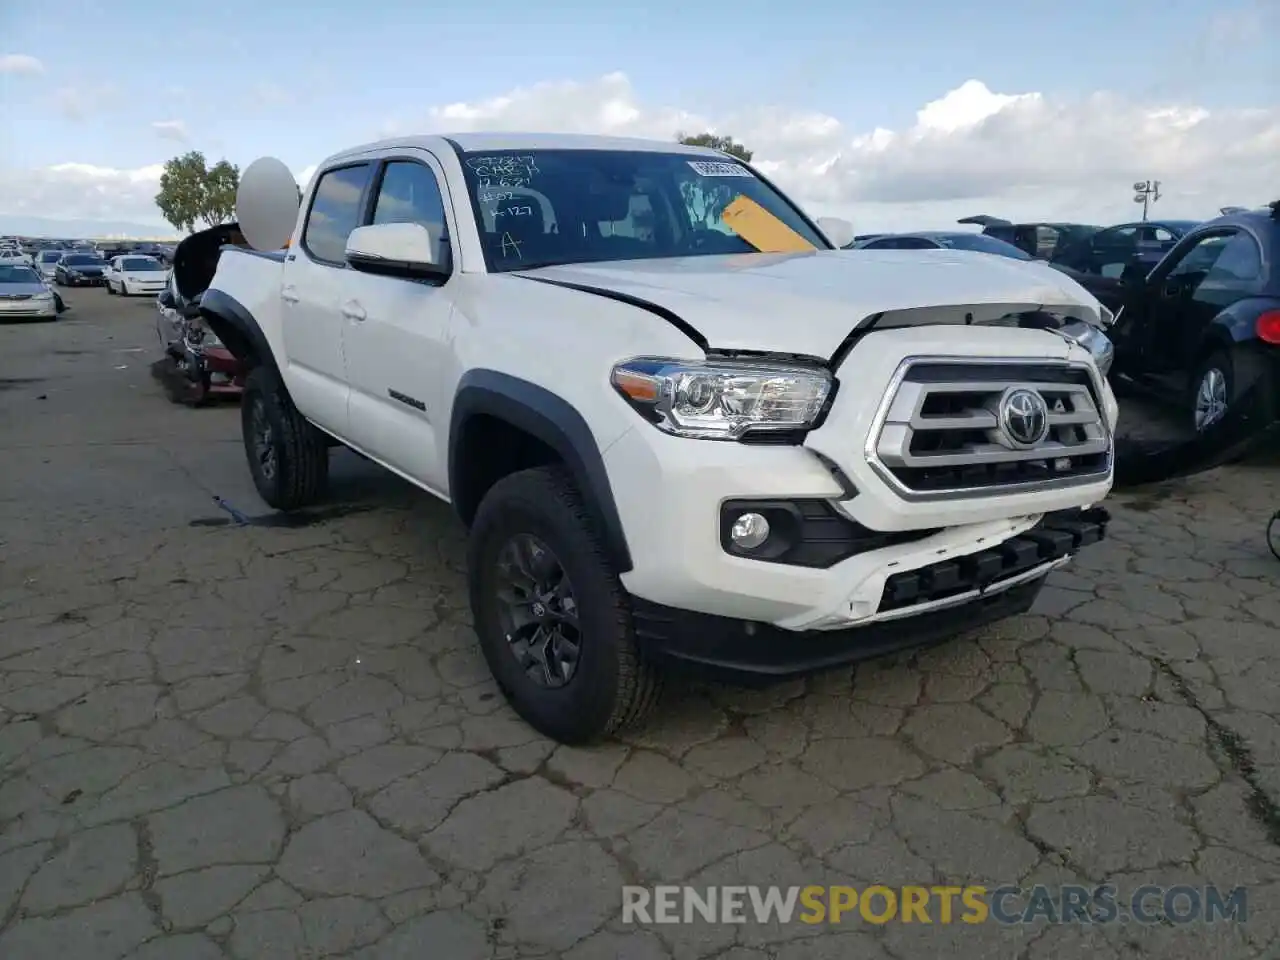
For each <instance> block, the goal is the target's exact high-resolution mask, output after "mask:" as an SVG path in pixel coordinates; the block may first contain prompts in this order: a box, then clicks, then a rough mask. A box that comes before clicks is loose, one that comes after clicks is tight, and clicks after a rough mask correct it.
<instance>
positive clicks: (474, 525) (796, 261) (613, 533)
mask: <svg viewBox="0 0 1280 960" xmlns="http://www.w3.org/2000/svg"><path fill="white" fill-rule="evenodd" d="M237 213H238V223H239V228H240V229H241V230H242V231H243V236H244V237H245V238H246V240H247V242H246V243H243V244H236V245H234V246H228V247H226V248H224V249H223V251H222V254H221V256H220V257H219V256H218V254H217V250H216V247H215V249H214V250H213V251H212V254H211V255H210V256H207V257H204V258H203V259H202V258H200V257H192V256H186V257H184V251H181V250H180V251H179V253H178V257H177V260H178V261H179V267H178V269H179V271H180V273H181V272H185V273H186V276H185V277H184V276H179V278H178V279H179V282H180V284H182V285H183V286H184V288H185V289H184V293H186V294H188V295H190V294H191V293H192V292H193V289H198V290H204V293H203V298H202V312H203V314H204V317H205V319H206V321H207V322H208V324H209V326H210V327H211V328H212V329H213V330H214V332H215V333H216V334H217V335H218V336H219V337H220V338H221V340H222V342H223V343H225V344H226V345H227V346H228V347H229V348H230V349H231V350H232V351H233V352H234V353H235V354H236V355H237V356H238V357H240V358H241V359H243V360H244V361H247V362H248V363H249V364H251V365H252V371H251V373H250V374H249V377H248V380H247V385H246V390H245V397H244V404H243V427H244V444H245V451H246V453H247V455H248V460H249V467H250V470H251V471H252V473H253V479H254V481H255V483H256V485H257V489H258V490H259V492H260V494H261V495H262V497H263V499H264V500H266V501H267V503H268V504H270V505H271V506H272V507H275V508H278V509H281V510H292V509H297V508H301V507H304V506H306V505H307V504H310V503H312V502H314V501H316V500H317V499H318V498H320V497H321V496H322V495H323V494H324V490H325V483H326V477H327V472H328V462H329V449H330V447H332V446H335V445H338V444H342V445H346V446H348V447H350V448H351V449H353V450H355V451H357V452H358V453H360V454H363V455H364V456H365V457H367V458H369V459H370V460H373V461H376V462H378V463H380V464H382V465H383V466H385V467H386V468H387V469H389V470H392V471H394V472H395V473H397V474H399V475H400V476H402V477H403V478H405V479H406V480H408V481H409V482H411V483H413V484H416V485H417V486H419V487H421V488H422V489H423V490H426V491H427V492H429V493H431V494H434V495H435V496H437V497H440V498H441V499H444V500H447V501H449V502H451V503H452V504H453V506H454V508H455V509H456V511H457V513H458V515H459V517H461V519H462V521H463V523H464V524H466V525H467V526H468V527H469V528H470V547H469V554H468V563H469V577H470V594H471V605H472V609H473V612H474V623H475V630H476V633H477V635H478V636H479V640H480V644H481V646H482V648H483V652H484V655H485V657H486V659H487V661H488V664H489V666H490V668H491V670H492V671H493V675H494V677H495V678H496V679H497V681H498V683H499V685H500V687H501V689H502V690H503V692H504V694H505V695H506V696H507V697H508V698H509V699H510V701H511V702H512V704H513V705H514V707H515V708H516V710H517V711H518V712H519V713H520V714H521V715H522V716H524V717H525V718H526V719H527V720H528V721H529V722H530V723H531V724H533V725H534V726H535V727H537V728H538V729H539V730H541V731H543V732H545V733H547V734H549V735H550V736H552V737H555V738H558V739H560V740H562V741H565V742H581V741H586V740H590V739H593V738H596V737H599V736H602V735H605V734H607V733H609V732H612V731H615V730H617V729H619V728H620V727H622V726H624V725H627V724H630V723H634V722H637V721H639V720H640V719H641V718H642V717H643V716H644V715H645V714H646V712H647V711H648V710H649V709H650V708H651V707H652V706H653V705H654V703H655V700H656V698H657V694H658V691H659V687H660V681H661V677H662V674H663V673H664V670H665V668H666V667H667V666H669V665H672V664H676V663H679V664H684V665H686V666H692V667H696V668H700V669H703V670H708V671H710V672H712V673H713V674H715V675H718V676H721V677H727V678H729V679H731V680H738V681H743V680H751V679H768V678H779V677H787V676H794V675H797V674H802V673H806V672H810V671H814V670H819V669H823V668H827V667H831V666H836V665H840V664H846V663H850V662H853V661H856V660H859V659H862V658H865V657H870V656H875V655H878V654H881V653H884V652H887V651H890V650H896V649H904V648H909V647H912V646H916V645H920V644H925V643H930V642H934V641H937V640H941V639H944V638H946V637H948V636H953V635H955V634H957V633H960V632H962V631H965V630H967V629H970V628H973V627H975V626H980V625H982V624H985V623H989V622H991V621H992V620H995V619H998V618H1002V617H1006V616H1009V615H1013V614H1018V613H1021V612H1023V611H1026V610H1027V609H1028V608H1029V607H1030V606H1031V604H1032V602H1033V601H1034V599H1035V597H1036V595H1037V593H1038V592H1039V590H1040V587H1041V584H1042V583H1043V581H1044V578H1045V576H1046V575H1047V574H1048V573H1049V572H1050V571H1052V570H1053V569H1054V568H1056V567H1058V566H1059V565H1061V564H1063V563H1065V562H1066V561H1067V560H1068V558H1069V557H1070V556H1071V555H1072V554H1073V553H1074V552H1075V551H1077V550H1079V549H1080V548H1081V547H1085V546H1088V545H1089V544H1091V543H1094V542H1095V541H1097V540H1099V539H1100V538H1101V537H1102V536H1104V534H1105V528H1106V522H1107V514H1106V512H1105V510H1104V509H1102V508H1101V507H1099V506H1097V504H1098V503H1099V502H1100V501H1101V500H1103V498H1104V497H1106V495H1107V493H1108V491H1109V490H1110V487H1111V481H1112V453H1113V445H1112V435H1113V431H1114V428H1115V424H1116V419H1117V406H1116V401H1115V398H1114V397H1113V395H1112V392H1111V390H1110V388H1109V387H1108V385H1107V382H1106V377H1105V372H1106V371H1105V369H1104V368H1105V365H1106V363H1107V362H1108V361H1109V353H1108V349H1109V341H1108V340H1107V338H1106V336H1105V335H1104V334H1103V332H1102V331H1103V329H1104V328H1105V326H1106V324H1107V322H1108V321H1109V316H1108V315H1107V314H1106V311H1105V310H1103V309H1102V308H1101V307H1100V306H1099V304H1098V303H1097V301H1096V300H1094V299H1093V297H1091V296H1089V295H1088V294H1087V293H1086V292H1085V291H1084V290H1083V289H1082V288H1080V287H1079V286H1078V285H1076V284H1075V283H1074V282H1073V281H1071V280H1070V279H1068V278H1067V277H1065V276H1064V275H1063V274H1061V273H1059V272H1057V271H1055V270H1053V269H1051V268H1050V267H1048V266H1043V265H1040V264H1033V263H1031V264H1029V263H1021V262H1017V261H1014V260H1009V259H1005V258H1003V257H995V256H989V255H986V254H982V253H969V252H962V251H950V250H927V251H883V252H878V251H877V252H860V251H859V252H845V251H841V250H839V249H838V247H839V246H840V245H841V244H843V243H845V242H847V241H848V239H849V234H851V233H852V229H851V227H850V226H849V225H848V224H847V223H844V222H843V221H834V220H832V221H820V222H818V223H815V222H814V221H811V220H810V219H809V217H808V216H806V214H805V213H804V212H803V211H802V210H801V209H800V208H799V207H798V206H797V205H796V204H795V203H794V202H793V201H791V200H790V199H789V198H788V197H787V196H786V195H784V194H783V193H781V192H780V191H779V190H778V189H777V188H776V187H775V186H773V185H772V184H771V183H770V182H769V181H768V180H767V179H766V177H765V176H763V175H762V174H761V173H759V172H758V171H757V170H755V169H753V168H752V167H750V166H749V165H746V164H743V163H740V162H738V161H737V160H736V159H734V158H732V157H729V156H726V155H724V154H720V153H717V152H715V151H711V150H707V149H703V148H697V147H685V146H682V145H678V144H670V143H657V142H650V141H643V140H629V139H614V138H603V137H572V136H551V135H548V136H531V135H513V134H466V135H460V136H453V137H446V136H433V137H406V138H400V139H396V140H389V141H384V142H381V143H374V144H370V145H367V146H361V147H356V148H353V149H351V150H347V151H345V152H343V153H340V154H337V155H336V156H333V157H331V158H329V159H328V160H326V161H325V162H324V163H323V164H322V165H321V166H320V167H319V169H318V171H317V173H316V174H315V176H314V178H313V180H312V182H311V184H310V185H309V187H308V189H307V190H306V191H305V192H304V193H303V195H302V197H301V202H299V196H298V191H297V187H296V185H295V184H294V183H293V181H292V178H291V177H289V176H288V175H287V172H286V171H285V169H284V167H283V165H282V164H280V163H279V161H272V160H270V159H266V160H262V161H258V162H257V163H255V164H254V165H252V166H251V167H250V168H249V169H248V170H247V171H246V173H245V177H244V179H243V181H242V185H241V189H240V195H239V198H238V210H237ZM221 235H222V236H225V232H224V233H223V234H221ZM250 245H252V246H250ZM184 262H187V263H188V265H187V266H186V267H184V266H183V263H184ZM190 263H203V264H204V265H203V266H199V267H195V268H192V267H191V266H190ZM215 264H216V274H214V272H213V271H214V269H215V266H214V265H215ZM206 287H207V289H205V288H206Z"/></svg>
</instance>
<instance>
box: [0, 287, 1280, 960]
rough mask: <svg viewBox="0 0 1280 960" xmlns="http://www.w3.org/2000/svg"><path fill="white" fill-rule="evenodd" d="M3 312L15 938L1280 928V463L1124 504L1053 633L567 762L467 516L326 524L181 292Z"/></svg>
mask: <svg viewBox="0 0 1280 960" xmlns="http://www.w3.org/2000/svg"><path fill="white" fill-rule="evenodd" d="M69 300H71V302H72V304H73V307H74V311H73V312H72V313H71V314H69V315H68V316H67V318H66V319H64V320H63V321H61V322H59V323H57V324H50V325H40V326H16V327H15V326H10V327H0V450H2V451H3V461H2V462H3V468H2V469H0V541H2V542H0V913H2V914H3V929H2V931H0V957H4V958H6V960H9V958H12V960H37V958H45V957H49V958H57V960H98V958H103V960H107V958H130V960H206V958H209V960H212V958H218V957H235V958H255V960H256V958H262V960H269V958H302V957H307V958H315V957H328V956H341V957H351V958H361V960H365V958H410V957H412V958H422V957H431V958H437V957H438V958H444V960H480V958H526V957H565V958H569V960H596V958H600V960H606V958H607V960H612V958H615V957H619V958H634V960H651V958H652V960H658V958H694V957H720V958H725V960H764V958H780V960H799V958H808V960H818V958H861V960H873V958H874V960H928V958H931V957H939V958H942V957H947V958H955V957H963V958H969V957H974V958H987V957H991V958H1001V960H1003V958H1018V960H1069V958H1083V957H1086V956H1087V957H1089V958H1092V960H1126V958H1133V957H1151V958H1161V960H1179V958H1188V960H1209V958H1230V960H1235V958H1242V960H1243V958H1262V957H1268V956H1270V957H1274V956H1276V953H1274V952H1269V951H1275V950H1276V948H1277V946H1278V945H1280V919H1278V918H1280V912H1278V910H1277V908H1280V814H1278V813H1277V803H1278V802H1280V693H1278V692H1277V691H1280V649H1278V647H1280V591H1278V590H1277V582H1278V579H1277V578H1278V575H1280V565H1278V564H1277V563H1276V561H1275V560H1274V559H1273V558H1272V557H1271V556H1270V555H1269V554H1268V553H1267V551H1266V547H1265V544H1264V542H1263V535H1262V533H1263V527H1264V522H1265V519H1266V517H1267V516H1269V515H1270V513H1271V511H1273V510H1274V509H1275V508H1276V506H1278V505H1280V484H1278V483H1277V477H1276V474H1275V472H1274V470H1271V471H1268V470H1266V469H1261V468H1249V467H1237V468H1231V469H1226V470H1220V471H1216V472H1214V473H1211V474H1206V475H1202V476H1200V477H1198V478H1195V479H1192V480H1189V481H1185V482H1180V483H1176V484H1171V485H1168V486H1166V487H1162V488H1158V489H1154V490H1146V491H1143V492H1141V493H1137V494H1130V495H1120V496H1116V497H1115V498H1114V500H1113V502H1112V508H1113V512H1114V515H1115V523H1114V527H1113V531H1112V537H1111V539H1110V541H1109V542H1107V543H1105V544H1104V545H1101V546H1098V547H1095V548H1093V549H1091V550H1089V551H1087V552H1086V553H1085V554H1083V555H1082V556H1081V557H1080V558H1079V560H1078V562H1077V563H1075V564H1074V565H1073V566H1071V567H1068V568H1067V571H1069V572H1067V571H1063V572H1061V573H1059V574H1057V575H1055V576H1054V578H1053V581H1052V585H1051V587H1049V588H1047V589H1046V591H1045V592H1044V594H1043V598H1042V600H1041V601H1040V603H1039V606H1038V607H1037V609H1036V610H1035V611H1034V613H1033V614H1032V615H1029V616H1025V617H1022V618H1020V619H1018V620H1016V621H1013V622H1009V623H1006V624H1004V625H1002V626H1000V627H999V628H996V629H991V630H988V631H986V632H983V633H981V634H979V635H976V636H970V637H967V638H963V639H959V640H956V641H955V642H952V643H949V644H947V645H945V646H942V647H938V648H935V649H933V650H931V651H929V652H926V653H922V654H920V655H918V656H914V657H902V658H899V659H897V660H891V661H881V662H876V663H873V664H868V665H865V666H862V667H860V668H858V669H857V670H846V671H842V672H838V673H835V674H831V675H827V676H823V677H821V678H818V679H813V680H810V681H807V682H803V683H790V684H787V685H784V686H781V687H778V688H775V689H771V690H768V691H763V692H761V691H755V692H749V691H741V690H735V689H729V688H722V687H714V686H697V685H687V686H682V687H681V688H679V689H677V690H675V691H672V692H670V693H669V694H668V696H667V700H666V706H665V709H664V712H663V714H662V716H661V718H660V719H659V721H658V722H656V723H655V724H654V725H652V726H651V727H650V728H648V729H647V730H645V731H644V732H642V733H641V734H638V735H636V736H633V737H629V738H628V739H627V740H626V741H625V742H620V743H615V744H611V745H608V746H604V747H601V748H598V749H590V750H584V749H566V748H562V747H560V748H558V747H556V746H555V745H554V744H552V743H549V742H547V741H546V740H544V739H542V738H540V737H538V736H537V735H535V734H534V733H533V732H532V731H531V730H530V729H529V728H528V727H526V726H525V725H524V724H522V723H521V722H519V721H518V720H517V719H516V718H515V717H514V716H513V714H512V713H511V711H510V710H509V709H507V707H506V706H505V705H504V703H503V701H502V699H501V697H500V696H499V695H498V693H497V691H496V689H495V688H494V685H493V684H492V682H491V681H490V679H489V676H488V673H487V671H486V669H485V667H484V664H483V662H482V660H481V657H480V655H479V653H478V651H477V649H476V644H475V641H474V639H473V637H472V634H471V632H470V630H469V627H468V619H469V613H468V611H467V610H466V608H465V603H464V600H463V561H462V544H463V534H462V531H461V529H460V528H459V526H458V524H457V523H456V522H455V521H454V520H453V519H452V518H451V516H450V514H449V512H448V510H447V508H445V507H443V506H442V505H440V504H438V503H435V502H433V501H432V500H430V499H429V498H427V497H426V496H425V495H421V494H418V493H416V492H415V491H413V490H411V489H409V488H408V487H406V486H405V485H404V484H402V483H400V482H399V481H396V480H394V479H391V478H389V477H388V476H386V475H385V474H382V473H380V472H379V471H377V470H376V469H374V468H372V467H370V466H369V465H368V464H365V463H363V462H362V461H359V460H357V459H356V458H354V457H350V456H348V455H345V454H344V455H341V456H337V457H336V459H335V483H334V487H335V491H334V502H335V504H337V505H338V506H336V507H335V508H334V509H332V510H330V511H329V512H327V513H322V514H321V515H320V518H319V519H318V520H317V521H316V522H314V523H311V524H309V525H305V526H298V527H280V526H276V527H273V526H265V525H257V524H250V525H236V524H231V523H227V522H226V521H228V520H229V514H228V513H227V512H226V511H225V510H224V509H222V508H221V507H220V506H219V505H218V503H216V502H215V500H214V498H215V497H220V498H222V499H223V500H224V501H225V502H226V503H228V504H230V505H231V506H232V507H234V508H235V509H238V510H240V511H241V512H243V513H244V514H246V515H248V516H250V517H256V516H260V515H262V514H264V513H265V512H266V511H265V510H264V508H263V507H262V506H261V504H260V502H259V501H258V500H257V499H256V497H255V496H254V494H253V492H252V489H251V486H250V482H249V479H248V474H247V471H246V469H245V467H244V463H243V454H242V451H241V447H240V440H239V427H238V420H237V413H236V411H235V410H234V409H233V408H229V409H206V410H188V409H185V408H182V407H177V406H173V405H171V404H170V403H168V402H167V401H166V400H165V399H164V398H163V396H162V395H161V392H160V390H159V388H158V386H157V385H156V384H155V383H154V382H152V381H151V379H150V378H149V376H148V373H147V366H148V363H149V361H150V360H151V359H152V358H153V356H154V354H155V350H154V334H153V332H152V327H151V319H152V313H151V311H152V309H153V307H152V306H151V304H150V303H148V302H141V301H135V302H120V301H119V300H117V299H108V298H107V297H106V296H105V295H103V294H102V293H101V292H98V291H91V292H78V293H77V292H73V293H72V294H71V295H70V296H69ZM680 881H688V882H690V883H694V884H698V885H706V884H715V883H744V884H770V883H775V884H782V885H790V884H810V883H819V884H820V883H851V884H855V885H859V886H861V885H866V884H870V883H884V884H889V885H899V884H937V883H953V884H960V883H966V882H972V883H985V884H987V885H989V886H994V885H998V884H1002V883H1004V884H1008V883H1013V884H1021V885H1024V886H1027V885H1030V884H1032V883H1035V882H1045V883H1049V884H1058V883H1062V882H1085V883H1098V882H1103V881H1110V882H1114V883H1116V884H1117V885H1119V887H1120V888H1121V891H1122V894H1123V892H1125V891H1132V890H1133V888H1135V887H1137V886H1139V885H1140V884H1142V883H1146V882H1153V883H1161V884H1174V883H1193V884H1208V883H1214V884H1218V885H1221V886H1224V887H1234V886H1237V885H1246V886H1247V887H1248V888H1249V891H1248V897H1249V920H1248V922H1247V923H1244V924H1239V923H1219V924H1215V925H1212V926H1210V925H1205V924H1199V923H1196V924H1189V925H1184V926H1172V925H1157V926H1154V927H1148V926H1142V925H1136V924H1133V923H1128V924H1114V925H1110V926H1107V927H1094V928H1084V927H1079V926H1074V927H1072V926H1046V925H1042V924H1041V925H1034V926H1028V927H1001V926H998V925H996V924H994V923H988V924H985V925H980V926H967V925H964V924H954V925H950V926H943V925H939V924H935V925H923V924H919V923H916V924H902V923H893V924H888V925H885V926H880V927H876V926H871V925H868V924H866V923H863V922H861V921H855V922H853V923H848V924H845V925H842V926H841V927H839V928H832V929H829V930H824V929H821V928H814V927H809V926H805V925H804V924H800V923H795V924H791V925H787V926H785V927H782V926H777V925H772V926H758V925H755V924H748V925H745V926H736V927H735V926H719V925H717V926H711V925H706V924H691V925H688V926H684V925H677V926H662V927H658V926H653V927H636V926H624V925H623V924H622V923H621V919H620V905H621V893H620V888H621V886H622V885H623V884H624V883H642V884H654V883H676V882H680Z"/></svg>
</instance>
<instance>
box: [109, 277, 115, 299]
mask: <svg viewBox="0 0 1280 960" xmlns="http://www.w3.org/2000/svg"><path fill="white" fill-rule="evenodd" d="M115 292H116V288H115V287H113V286H112V285H111V281H110V280H108V281H107V296H109V297H112V296H115Z"/></svg>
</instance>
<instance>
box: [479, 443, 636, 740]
mask: <svg viewBox="0 0 1280 960" xmlns="http://www.w3.org/2000/svg"><path fill="white" fill-rule="evenodd" d="M530 537H532V538H536V541H535V542H536V543H540V544H541V545H544V546H545V547H546V548H547V550H548V551H549V553H550V554H551V555H552V559H553V560H555V561H557V562H558V566H559V568H560V569H561V570H562V572H563V575H564V577H565V578H566V579H567V581H568V584H569V586H570V589H571V591H572V593H571V596H572V598H573V601H574V602H573V610H574V614H575V615H574V616H573V617H572V619H571V621H569V622H572V623H573V625H574V628H571V629H570V632H572V633H573V634H574V635H575V637H576V639H577V641H578V648H577V649H578V653H577V659H576V664H575V668H574V670H573V673H572V675H571V676H570V677H569V678H568V680H567V682H564V683H563V685H562V686H559V687H555V688H553V687H549V686H547V685H545V684H544V682H541V681H535V680H534V679H533V677H532V676H531V675H530V672H529V670H528V669H527V668H526V666H522V664H521V663H520V661H519V660H518V659H517V655H516V652H515V650H514V649H513V645H512V643H511V642H510V641H509V640H508V636H509V633H508V624H507V623H506V622H504V606H503V604H502V602H501V601H500V600H499V598H498V595H497V591H498V587H499V585H500V584H502V583H504V581H505V575H504V573H503V570H502V567H501V564H500V561H501V559H502V557H503V554H504V550H505V549H506V548H507V547H508V545H509V544H512V543H514V542H520V541H521V540H522V539H524V542H530V541H529V540H528V539H527V538H530ZM467 569H468V578H469V586H470V592H471V609H472V613H473V616H474V622H475V629H476V634H477V635H478V636H479V638H480V647H481V650H482V651H483V653H484V657H485V660H486V661H487V662H488V664H489V669H490V671H491V672H492V674H493V677H494V679H495V680H496V681H497V683H498V687H499V689H501V690H502V693H503V696H505V697H506V698H507V700H508V702H509V703H510V704H511V706H512V707H513V708H514V709H515V711H516V712H517V713H518V714H519V715H520V716H521V717H523V718H524V719H525V721H526V722H528V723H529V725H530V726H532V727H533V728H534V729H536V730H537V731H539V732H540V733H542V734H545V735H546V736H549V737H551V738H553V739H555V740H558V741H559V742H561V743H566V744H582V743H588V742H591V741H594V740H598V739H601V738H603V737H606V736H608V735H610V734H613V733H616V732H618V731H620V730H622V729H624V728H627V727H634V726H638V725H640V724H641V723H643V721H644V720H645V719H646V718H647V717H648V715H649V714H650V713H651V712H652V710H653V709H654V707H655V706H656V705H657V703H658V700H659V698H660V696H661V690H662V676H661V673H660V672H659V671H658V670H657V668H656V667H655V666H654V665H653V664H651V663H649V662H647V661H646V660H645V659H644V658H643V657H642V655H641V652H640V650H639V648H638V647H637V645H636V642H635V634H634V630H633V626H632V618H631V608H630V606H629V604H628V601H627V594H626V591H625V590H624V589H623V587H622V584H621V582H620V581H619V580H618V576H617V574H616V573H615V572H614V570H613V567H612V565H611V564H610V562H609V560H608V557H607V555H606V554H605V551H604V548H603V546H602V545H601V541H600V536H599V533H598V532H597V530H596V529H595V524H594V522H593V521H592V518H591V516H590V514H589V513H588V511H587V509H586V507H585V506H584V504H583V500H582V496H581V494H579V492H578V491H577V489H576V488H575V487H574V485H573V483H572V481H571V480H570V478H569V476H568V474H567V473H566V472H565V471H564V470H563V469H562V468H559V467H540V468H537V469H533V470H524V471H521V472H519V473H515V474H512V475H510V476H508V477H505V478H503V479H502V480H499V481H498V482H497V483H496V484H494V486H493V488H492V489H491V490H490V491H489V492H488V494H486V496H485V498H484V500H483V502H482V503H481V504H480V508H479V510H478V511H477V512H476V517H475V522H474V523H473V525H472V528H471V536H470V542H469V544H468V548H467ZM541 606H542V604H539V603H534V604H532V605H531V606H530V607H529V610H530V611H533V612H536V611H537V609H538V608H539V607H541ZM550 606H551V603H549V604H548V608H549V607H550ZM511 633H515V631H514V630H512V631H511ZM535 672H536V668H535ZM546 675H547V676H548V677H550V670H547V671H546Z"/></svg>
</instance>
